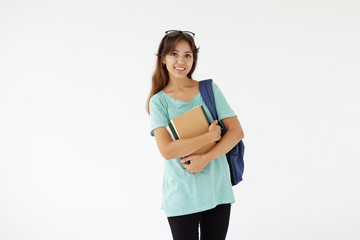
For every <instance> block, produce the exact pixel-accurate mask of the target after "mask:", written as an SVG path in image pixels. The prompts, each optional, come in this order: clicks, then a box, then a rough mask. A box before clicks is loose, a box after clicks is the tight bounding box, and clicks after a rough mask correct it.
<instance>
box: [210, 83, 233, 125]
mask: <svg viewBox="0 0 360 240" xmlns="http://www.w3.org/2000/svg"><path fill="white" fill-rule="evenodd" d="M213 91H214V97H215V105H216V111H217V114H218V119H219V120H222V119H224V118H228V117H236V114H235V112H234V111H233V110H232V108H231V107H230V105H229V104H228V102H227V101H226V98H225V96H224V95H223V94H222V92H221V90H220V88H219V87H218V86H217V85H216V84H215V83H214V82H213Z"/></svg>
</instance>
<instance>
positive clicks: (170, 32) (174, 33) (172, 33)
mask: <svg viewBox="0 0 360 240" xmlns="http://www.w3.org/2000/svg"><path fill="white" fill-rule="evenodd" d="M179 34H189V35H190V36H191V37H192V38H194V37H195V33H193V32H190V31H180V30H167V31H166V32H165V35H166V36H169V37H175V36H177V35H179Z"/></svg>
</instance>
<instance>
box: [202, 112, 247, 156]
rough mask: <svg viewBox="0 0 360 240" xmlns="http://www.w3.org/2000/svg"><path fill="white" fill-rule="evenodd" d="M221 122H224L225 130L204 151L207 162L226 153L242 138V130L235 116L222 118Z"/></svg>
mask: <svg viewBox="0 0 360 240" xmlns="http://www.w3.org/2000/svg"><path fill="white" fill-rule="evenodd" d="M222 122H223V123H224V125H225V127H226V129H227V132H226V133H225V135H224V136H223V137H222V138H221V140H220V141H219V142H218V143H217V144H216V145H215V146H214V147H213V148H212V149H211V150H210V151H209V152H207V153H206V158H207V159H208V160H209V162H210V161H212V160H213V159H215V158H218V157H220V156H222V155H224V154H226V153H228V152H229V151H230V150H231V149H232V148H233V147H234V146H235V145H236V144H238V143H239V142H240V140H241V139H243V138H244V132H243V130H242V127H241V125H240V122H239V120H238V118H237V117H230V118H224V119H223V120H222Z"/></svg>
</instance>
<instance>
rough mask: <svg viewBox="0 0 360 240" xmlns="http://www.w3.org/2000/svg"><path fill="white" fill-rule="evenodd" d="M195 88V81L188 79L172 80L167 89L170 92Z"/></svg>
mask: <svg viewBox="0 0 360 240" xmlns="http://www.w3.org/2000/svg"><path fill="white" fill-rule="evenodd" d="M192 86H194V80H192V79H190V78H188V77H186V78H170V79H169V83H168V84H167V86H166V87H165V88H166V89H168V90H170V91H176V90H180V91H181V90H184V89H185V88H188V87H192Z"/></svg>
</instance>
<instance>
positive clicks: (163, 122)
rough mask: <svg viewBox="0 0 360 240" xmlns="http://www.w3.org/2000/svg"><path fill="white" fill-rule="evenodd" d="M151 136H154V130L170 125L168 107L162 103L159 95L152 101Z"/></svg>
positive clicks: (150, 107)
mask: <svg viewBox="0 0 360 240" xmlns="http://www.w3.org/2000/svg"><path fill="white" fill-rule="evenodd" d="M149 109H150V134H151V136H154V130H155V129H156V128H159V127H166V126H167V125H168V123H169V117H168V114H167V110H166V105H165V103H164V102H162V101H161V99H160V98H159V96H158V95H154V96H153V97H152V98H151V99H150V103H149Z"/></svg>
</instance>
